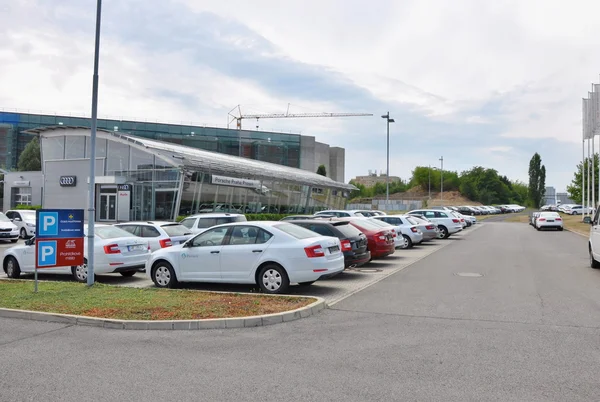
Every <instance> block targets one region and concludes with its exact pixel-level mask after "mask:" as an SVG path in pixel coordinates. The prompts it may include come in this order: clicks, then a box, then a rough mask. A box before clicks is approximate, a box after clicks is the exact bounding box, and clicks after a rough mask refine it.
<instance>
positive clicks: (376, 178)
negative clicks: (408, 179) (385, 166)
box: [352, 170, 401, 187]
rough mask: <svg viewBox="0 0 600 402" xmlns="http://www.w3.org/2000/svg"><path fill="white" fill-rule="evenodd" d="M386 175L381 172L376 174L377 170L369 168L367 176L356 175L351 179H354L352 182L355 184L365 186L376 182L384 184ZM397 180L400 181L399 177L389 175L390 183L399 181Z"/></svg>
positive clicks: (370, 185) (371, 185)
mask: <svg viewBox="0 0 600 402" xmlns="http://www.w3.org/2000/svg"><path fill="white" fill-rule="evenodd" d="M386 177H387V175H386V174H385V173H383V172H380V173H379V175H377V170H375V171H371V170H369V174H368V175H367V176H356V177H355V178H354V179H352V180H354V182H355V183H356V184H362V185H363V186H365V187H373V186H374V185H375V184H377V183H382V184H385V183H386ZM399 181H401V180H400V177H398V176H390V184H391V183H395V182H399Z"/></svg>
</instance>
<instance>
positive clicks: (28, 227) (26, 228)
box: [6, 209, 35, 239]
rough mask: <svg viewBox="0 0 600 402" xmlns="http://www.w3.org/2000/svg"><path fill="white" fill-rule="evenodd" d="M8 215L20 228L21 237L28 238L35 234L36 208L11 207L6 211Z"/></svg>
mask: <svg viewBox="0 0 600 402" xmlns="http://www.w3.org/2000/svg"><path fill="white" fill-rule="evenodd" d="M6 217H7V218H8V219H10V221H11V222H12V223H13V224H14V225H15V226H16V227H17V228H18V229H19V237H20V238H22V239H27V238H29V237H32V236H35V210H34V209H14V210H13V209H11V210H9V211H6Z"/></svg>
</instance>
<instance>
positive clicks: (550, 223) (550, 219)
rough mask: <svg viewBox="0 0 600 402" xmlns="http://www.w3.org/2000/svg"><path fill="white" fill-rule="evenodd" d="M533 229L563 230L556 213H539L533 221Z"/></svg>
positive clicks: (560, 219) (560, 220)
mask: <svg viewBox="0 0 600 402" xmlns="http://www.w3.org/2000/svg"><path fill="white" fill-rule="evenodd" d="M535 228H536V229H537V230H542V229H547V228H556V229H558V230H563V221H562V218H561V217H560V214H559V213H558V212H540V214H539V215H538V217H537V218H536V219H535Z"/></svg>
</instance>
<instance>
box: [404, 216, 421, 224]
mask: <svg viewBox="0 0 600 402" xmlns="http://www.w3.org/2000/svg"><path fill="white" fill-rule="evenodd" d="M406 220H407V221H408V222H409V223H410V224H411V225H420V224H421V222H422V221H421V222H419V220H418V219H415V218H411V217H406Z"/></svg>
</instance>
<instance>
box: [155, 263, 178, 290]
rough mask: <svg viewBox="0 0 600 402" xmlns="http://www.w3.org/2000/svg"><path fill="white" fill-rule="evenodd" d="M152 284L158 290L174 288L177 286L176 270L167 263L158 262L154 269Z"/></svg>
mask: <svg viewBox="0 0 600 402" xmlns="http://www.w3.org/2000/svg"><path fill="white" fill-rule="evenodd" d="M152 282H154V284H155V285H156V287H157V288H174V287H176V286H177V283H178V281H177V277H176V276H175V270H174V269H173V267H172V266H171V264H169V263H168V262H166V261H158V262H157V263H155V264H154V266H153V267H152Z"/></svg>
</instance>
